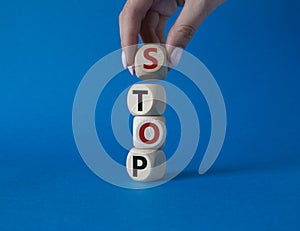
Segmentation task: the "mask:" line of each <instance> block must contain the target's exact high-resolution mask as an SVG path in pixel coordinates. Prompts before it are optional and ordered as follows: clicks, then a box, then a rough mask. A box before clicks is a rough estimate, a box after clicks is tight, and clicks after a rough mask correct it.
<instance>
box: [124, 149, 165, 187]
mask: <svg viewBox="0 0 300 231" xmlns="http://www.w3.org/2000/svg"><path fill="white" fill-rule="evenodd" d="M126 169H127V172H128V174H129V176H130V177H131V178H132V179H133V180H136V181H145V182H146V181H157V180H160V179H162V178H163V177H164V174H165V171H166V156H165V154H164V152H163V151H162V150H153V149H137V148H132V149H131V150H130V152H129V153H128V155H127V160H126Z"/></svg>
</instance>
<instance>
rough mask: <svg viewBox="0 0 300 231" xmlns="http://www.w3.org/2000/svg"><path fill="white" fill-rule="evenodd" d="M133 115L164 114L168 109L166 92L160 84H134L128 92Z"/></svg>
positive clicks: (128, 103)
mask: <svg viewBox="0 0 300 231" xmlns="http://www.w3.org/2000/svg"><path fill="white" fill-rule="evenodd" d="M127 106H128V109H129V111H130V113H131V114H132V115H162V114H163V113H164V111H165V109H166V92H165V89H164V87H163V86H161V85H160V84H134V85H132V87H131V88H130V89H129V91H128V94H127Z"/></svg>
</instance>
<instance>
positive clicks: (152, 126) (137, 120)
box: [133, 116, 167, 149]
mask: <svg viewBox="0 0 300 231" xmlns="http://www.w3.org/2000/svg"><path fill="white" fill-rule="evenodd" d="M166 133H167V129H166V122H165V117H163V116H136V117H134V119H133V145H134V147H136V148H146V149H149V148H151V149H160V148H161V147H163V146H164V144H165V140H166Z"/></svg>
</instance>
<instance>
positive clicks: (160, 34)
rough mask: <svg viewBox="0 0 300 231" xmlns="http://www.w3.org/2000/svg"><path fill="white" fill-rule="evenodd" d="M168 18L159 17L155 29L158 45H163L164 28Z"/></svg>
mask: <svg viewBox="0 0 300 231" xmlns="http://www.w3.org/2000/svg"><path fill="white" fill-rule="evenodd" d="M167 19H168V17H166V16H162V15H160V16H159V23H158V25H157V27H156V30H155V32H156V35H157V37H158V38H159V41H160V43H164V41H165V28H166V23H167Z"/></svg>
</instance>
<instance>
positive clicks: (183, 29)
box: [176, 24, 196, 40]
mask: <svg viewBox="0 0 300 231" xmlns="http://www.w3.org/2000/svg"><path fill="white" fill-rule="evenodd" d="M176 31H177V33H179V34H181V35H182V37H183V38H184V39H187V40H190V39H191V38H192V37H193V35H194V34H195V31H196V29H195V28H194V27H193V26H190V25H185V24H183V25H179V26H178V27H177V28H176Z"/></svg>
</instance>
